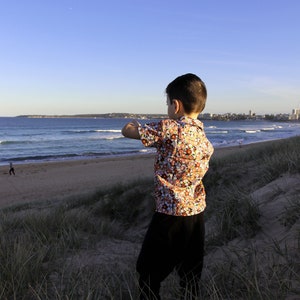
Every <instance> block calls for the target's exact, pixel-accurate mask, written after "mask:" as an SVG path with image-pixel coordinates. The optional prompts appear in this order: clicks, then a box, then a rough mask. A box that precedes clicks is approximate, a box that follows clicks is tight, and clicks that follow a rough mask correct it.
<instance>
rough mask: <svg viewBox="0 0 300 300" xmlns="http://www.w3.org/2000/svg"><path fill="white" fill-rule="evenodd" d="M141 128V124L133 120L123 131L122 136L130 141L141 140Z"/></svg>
mask: <svg viewBox="0 0 300 300" xmlns="http://www.w3.org/2000/svg"><path fill="white" fill-rule="evenodd" d="M139 126H140V123H139V122H138V121H136V120H132V121H131V122H129V123H127V124H126V125H125V126H124V127H123V129H122V134H123V135H124V136H125V137H127V138H130V139H137V140H139V139H140V134H139V131H138V127H139Z"/></svg>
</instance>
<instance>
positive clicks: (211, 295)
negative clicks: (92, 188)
mask: <svg viewBox="0 0 300 300" xmlns="http://www.w3.org/2000/svg"><path fill="white" fill-rule="evenodd" d="M299 147H300V137H295V138H290V139H285V140H280V141H274V142H272V143H271V144H269V145H267V146H266V145H260V144H257V145H256V146H255V147H254V148H251V149H249V150H245V151H240V152H239V153H238V154H235V155H227V156H226V157H224V158H222V159H214V158H213V159H212V161H211V168H210V170H209V172H208V173H207V175H206V177H205V179H204V183H205V186H206V190H207V210H206V223H207V241H206V260H205V261H206V262H207V263H206V264H205V267H204V270H203V280H202V281H201V283H200V291H201V297H200V298H201V299H215V300H219V299H249V300H250V299H264V300H265V299H272V300H273V299H274V296H276V299H287V297H289V296H290V297H293V296H295V295H298V296H299V293H300V290H299V287H300V275H299V274H300V255H299V245H300V229H299V228H300V199H299V196H298V195H297V194H295V195H289V196H287V201H286V202H285V206H284V207H285V208H284V210H283V211H282V214H281V215H280V218H279V220H280V223H281V224H282V225H283V226H284V227H286V228H288V229H293V230H294V232H295V236H294V240H295V244H297V245H298V249H297V250H298V255H296V254H295V253H297V252H295V253H294V252H292V253H291V249H290V248H289V246H288V245H286V246H285V247H283V246H282V244H280V243H279V241H278V240H276V239H274V240H273V241H272V243H271V244H268V245H267V246H264V247H262V246H261V245H257V244H256V242H255V237H256V236H258V235H259V234H260V233H261V231H262V229H263V228H262V226H263V225H264V224H262V223H261V222H260V220H261V216H262V213H263V212H262V211H261V210H260V205H259V203H258V202H257V200H256V199H255V198H254V197H253V192H254V191H256V190H257V189H260V188H263V187H264V186H266V185H267V184H269V183H271V182H272V181H274V180H276V179H278V178H280V177H281V176H283V175H284V174H298V173H300V151H299ZM32 200H33V201H32V202H31V203H29V204H26V205H22V206H13V207H10V208H5V209H3V210H1V211H0V269H1V272H0V299H137V298H138V284H137V275H136V273H135V260H136V258H137V255H138V251H139V248H140V245H141V242H142V240H143V236H144V234H145V231H146V229H147V225H148V223H149V221H150V218H151V215H152V212H153V209H154V206H153V205H154V203H153V183H152V181H151V180H149V179H147V180H138V181H135V182H132V183H129V184H127V185H117V186H114V187H110V188H109V189H102V190H100V191H98V192H96V193H93V194H90V195H86V196H80V197H77V198H74V197H72V198H68V199H65V200H64V201H56V202H55V201H54V202H51V203H49V202H47V203H45V202H38V200H39V199H32ZM297 228H298V229H297ZM216 253H217V254H218V255H216ZM177 280H178V278H177V276H176V274H175V273H174V274H171V275H170V276H169V277H168V278H167V280H166V281H165V282H164V283H163V285H162V298H163V299H178V298H179V287H178V283H177ZM200 298H199V299H200ZM185 299H190V298H189V296H188V295H187V296H186V298H185Z"/></svg>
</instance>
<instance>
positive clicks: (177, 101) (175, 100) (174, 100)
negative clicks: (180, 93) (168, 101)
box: [173, 99, 182, 114]
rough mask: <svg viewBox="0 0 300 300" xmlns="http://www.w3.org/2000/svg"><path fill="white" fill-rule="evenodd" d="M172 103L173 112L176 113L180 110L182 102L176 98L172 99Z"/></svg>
mask: <svg viewBox="0 0 300 300" xmlns="http://www.w3.org/2000/svg"><path fill="white" fill-rule="evenodd" d="M173 103H174V106H175V113H176V114H177V113H178V112H179V111H180V110H181V106H182V103H181V101H180V100H178V99H173Z"/></svg>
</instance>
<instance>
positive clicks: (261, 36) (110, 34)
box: [0, 0, 300, 116]
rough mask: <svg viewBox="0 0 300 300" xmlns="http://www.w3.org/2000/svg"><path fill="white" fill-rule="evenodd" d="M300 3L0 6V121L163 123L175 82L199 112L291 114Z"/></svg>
mask: <svg viewBox="0 0 300 300" xmlns="http://www.w3.org/2000/svg"><path fill="white" fill-rule="evenodd" d="M299 11H300V1H298V0H289V1H283V0H276V1H274V0H264V1H261V0H253V1H251V2H244V1H239V0H228V1H222V0H216V1H213V2H211V1H210V2H208V1H206V2H203V1H198V0H189V1H185V2H182V1H179V0H173V1H171V0H166V1H158V0H153V1H149V2H144V1H142V2H141V1H137V0H123V1H121V0H115V1H112V2H110V1H97V0H86V1H74V0H61V1H50V0H45V1H38V0H28V1H5V3H2V5H1V11H0V34H1V48H0V53H1V56H0V116H17V115H26V114H44V115H46V114H48V115H51V114H56V115H62V114H68V115H72V114H91V113H99V114H101V113H110V112H121V113H122V112H123V113H125V112H130V113H149V114H164V113H166V111H167V108H166V104H165V103H166V101H165V93H164V90H165V87H166V86H167V84H168V83H169V82H170V81H172V80H173V79H174V78H175V77H177V76H179V75H182V74H184V73H188V72H191V73H195V74H197V75H198V76H200V77H201V78H202V79H203V80H204V82H205V83H206V85H207V88H208V100H207V105H206V108H205V111H204V113H219V114H222V113H248V112H249V110H251V111H253V112H254V113H256V114H278V113H291V111H292V109H296V108H299V107H300V84H299V79H300V56H299V53H300V39H299V38H298V35H299V32H298V31H299V28H300V18H299V16H298V14H299Z"/></svg>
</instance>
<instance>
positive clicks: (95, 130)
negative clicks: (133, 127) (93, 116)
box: [63, 129, 122, 134]
mask: <svg viewBox="0 0 300 300" xmlns="http://www.w3.org/2000/svg"><path fill="white" fill-rule="evenodd" d="M96 132H98V133H99V132H101V133H121V132H122V131H121V129H88V130H86V129H74V130H64V131H63V133H64V134H87V133H96Z"/></svg>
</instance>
